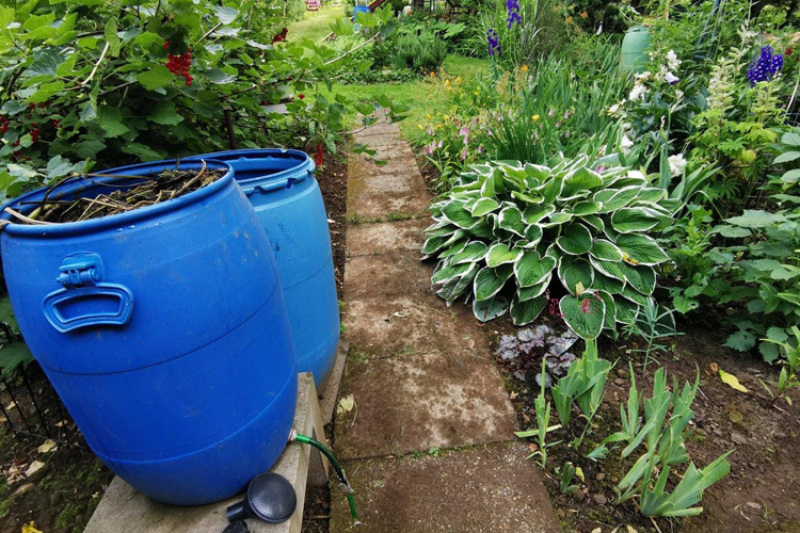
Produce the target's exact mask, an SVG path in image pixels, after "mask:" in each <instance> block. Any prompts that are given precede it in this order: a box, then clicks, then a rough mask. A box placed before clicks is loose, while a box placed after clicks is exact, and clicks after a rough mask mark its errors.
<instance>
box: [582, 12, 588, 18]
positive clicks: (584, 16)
mask: <svg viewBox="0 0 800 533" xmlns="http://www.w3.org/2000/svg"><path fill="white" fill-rule="evenodd" d="M588 16H589V13H587V12H586V11H584V12H583V13H581V18H582V19H585V18H586V17H588Z"/></svg>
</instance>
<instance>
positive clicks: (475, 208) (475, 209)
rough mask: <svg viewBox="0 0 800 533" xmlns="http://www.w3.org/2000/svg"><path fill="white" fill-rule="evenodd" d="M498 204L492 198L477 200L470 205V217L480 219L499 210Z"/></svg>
mask: <svg viewBox="0 0 800 533" xmlns="http://www.w3.org/2000/svg"><path fill="white" fill-rule="evenodd" d="M499 207H500V204H499V203H497V201H496V200H495V199H494V198H479V199H478V200H477V201H476V202H475V203H474V204H473V205H472V209H471V212H472V216H473V217H481V216H483V215H485V214H487V213H491V212H492V211H494V210H495V209H497V208H499Z"/></svg>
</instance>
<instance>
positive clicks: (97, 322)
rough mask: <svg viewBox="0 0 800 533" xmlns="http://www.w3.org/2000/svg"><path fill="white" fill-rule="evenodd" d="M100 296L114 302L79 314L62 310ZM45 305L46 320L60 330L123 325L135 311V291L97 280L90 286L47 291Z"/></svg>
mask: <svg viewBox="0 0 800 533" xmlns="http://www.w3.org/2000/svg"><path fill="white" fill-rule="evenodd" d="M97 299H104V300H112V301H115V302H114V303H115V305H112V306H111V307H110V308H109V309H108V310H107V311H92V312H87V313H82V314H79V315H76V316H65V314H64V312H63V310H64V309H65V306H67V305H70V304H78V303H80V302H81V301H87V302H88V301H90V300H97ZM111 303H112V302H109V304H111ZM42 305H43V307H44V316H45V318H47V321H48V322H50V325H52V326H53V327H54V328H56V329H57V330H58V331H60V332H61V333H67V332H69V331H74V330H76V329H81V328H89V327H94V326H124V325H125V324H127V323H128V321H130V319H131V314H132V313H133V293H132V292H131V290H130V289H129V288H127V287H125V286H124V285H118V284H116V283H98V284H97V285H93V286H89V287H78V288H71V289H58V290H57V291H53V292H51V293H50V294H48V295H47V296H46V297H45V299H44V302H43V304H42Z"/></svg>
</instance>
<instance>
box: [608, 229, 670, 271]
mask: <svg viewBox="0 0 800 533" xmlns="http://www.w3.org/2000/svg"><path fill="white" fill-rule="evenodd" d="M615 242H616V243H617V246H619V249H620V250H622V253H623V254H625V255H624V256H623V259H624V260H625V261H626V262H628V263H632V264H634V265H647V266H653V265H657V264H659V263H663V262H664V261H666V260H667V259H669V256H668V255H667V253H666V252H665V251H664V250H663V249H662V248H661V246H659V245H658V243H657V242H656V241H655V239H653V238H652V237H648V236H647V235H620V236H619V237H617V239H616V241H615Z"/></svg>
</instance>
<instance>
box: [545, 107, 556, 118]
mask: <svg viewBox="0 0 800 533" xmlns="http://www.w3.org/2000/svg"><path fill="white" fill-rule="evenodd" d="M555 114H556V110H555V109H553V108H552V107H551V108H550V111H548V112H547V116H548V117H550V118H552V117H553V115H555Z"/></svg>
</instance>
